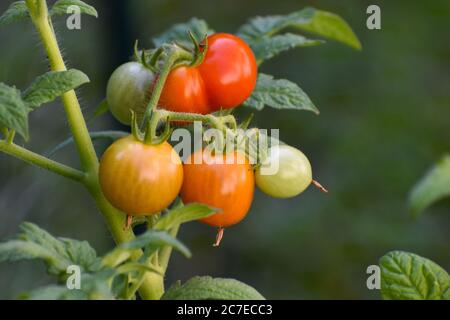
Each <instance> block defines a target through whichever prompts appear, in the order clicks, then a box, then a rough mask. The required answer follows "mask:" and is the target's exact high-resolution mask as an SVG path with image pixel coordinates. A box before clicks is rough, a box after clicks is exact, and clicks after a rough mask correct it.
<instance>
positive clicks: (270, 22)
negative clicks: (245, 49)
mask: <svg viewBox="0 0 450 320" xmlns="http://www.w3.org/2000/svg"><path fill="white" fill-rule="evenodd" d="M287 28H290V29H298V30H302V31H308V32H311V33H313V34H316V35H319V36H322V37H324V38H328V39H331V40H336V41H339V42H341V43H344V44H346V45H349V46H351V47H353V48H355V49H358V50H359V49H361V43H360V42H359V40H358V38H357V37H356V35H355V33H354V32H353V31H352V29H351V28H350V26H349V25H348V24H347V22H345V20H343V19H342V18H341V17H339V16H338V15H336V14H334V13H331V12H327V11H321V10H317V9H315V8H312V7H308V8H305V9H303V10H300V11H297V12H293V13H291V14H288V15H275V16H266V17H256V18H253V19H251V20H250V21H249V22H248V23H247V24H245V25H243V26H242V27H241V28H240V29H239V31H238V35H239V36H241V37H242V38H243V39H244V40H246V41H247V42H248V43H249V44H250V46H251V47H253V45H252V44H253V42H254V41H258V39H259V38H261V37H263V36H272V35H274V34H276V33H278V32H281V31H282V30H284V29H287Z"/></svg>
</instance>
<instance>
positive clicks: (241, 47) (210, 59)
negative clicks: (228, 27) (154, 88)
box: [159, 33, 257, 114]
mask: <svg viewBox="0 0 450 320" xmlns="http://www.w3.org/2000/svg"><path fill="white" fill-rule="evenodd" d="M207 39H208V50H207V51H206V54H205V58H204V60H203V62H202V63H201V64H200V65H199V66H196V67H179V68H176V69H174V70H172V71H171V72H170V74H169V76H168V79H167V81H166V84H165V86H164V89H163V92H162V94H161V98H160V100H159V106H160V107H162V108H165V109H167V110H171V111H179V112H195V113H202V114H206V113H211V112H214V111H217V110H219V109H221V108H224V109H228V108H234V107H237V106H239V105H240V104H242V103H243V102H244V101H245V100H246V99H247V98H248V97H249V96H250V95H251V93H252V91H253V89H254V88H255V85H256V78H257V66H256V60H255V56H254V54H253V52H252V50H251V49H250V47H249V46H248V45H247V44H246V43H245V42H244V41H243V40H242V39H240V38H239V37H237V36H234V35H232V34H227V33H216V34H213V35H211V36H208V38H207Z"/></svg>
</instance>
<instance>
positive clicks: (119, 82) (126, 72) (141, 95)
mask: <svg viewBox="0 0 450 320" xmlns="http://www.w3.org/2000/svg"><path fill="white" fill-rule="evenodd" d="M154 80H155V75H154V73H153V72H152V71H150V70H149V69H147V68H146V67H144V66H143V65H142V64H141V63H139V62H127V63H125V64H122V65H121V66H119V67H118V68H117V69H116V70H115V71H114V72H113V74H112V75H111V77H110V78H109V81H108V86H107V88H106V101H107V103H108V106H109V109H110V111H111V113H112V114H113V116H114V117H115V118H116V119H117V120H119V121H120V122H122V123H123V124H127V125H129V124H131V110H133V111H134V112H135V113H136V115H137V117H138V119H140V118H142V116H143V114H144V112H145V109H146V107H147V103H148V100H149V94H150V90H151V86H152V84H153V81H154Z"/></svg>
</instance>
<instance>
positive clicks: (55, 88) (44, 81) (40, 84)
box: [23, 69, 89, 109]
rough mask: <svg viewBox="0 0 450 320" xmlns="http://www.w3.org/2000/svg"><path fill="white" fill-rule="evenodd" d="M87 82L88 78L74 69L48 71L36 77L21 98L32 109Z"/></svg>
mask: <svg viewBox="0 0 450 320" xmlns="http://www.w3.org/2000/svg"><path fill="white" fill-rule="evenodd" d="M87 82H89V78H88V77H87V76H86V75H85V74H84V73H83V72H81V71H79V70H76V69H71V70H67V71H50V72H47V73H45V74H43V75H42V76H39V77H38V78H36V80H35V81H34V82H33V83H32V84H31V86H30V87H29V88H28V89H27V90H26V91H25V92H24V93H23V99H24V100H25V101H26V102H27V103H28V105H29V106H30V107H31V108H32V109H34V108H36V107H39V106H40V105H42V104H44V103H47V102H51V101H53V100H54V99H56V98H57V97H59V96H61V95H62V94H64V93H66V92H67V91H70V90H73V89H76V88H78V87H79V86H81V85H82V84H85V83H87Z"/></svg>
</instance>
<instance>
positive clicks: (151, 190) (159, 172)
mask: <svg viewBox="0 0 450 320" xmlns="http://www.w3.org/2000/svg"><path fill="white" fill-rule="evenodd" d="M99 179H100V185H101V188H102V191H103V193H104V195H105V197H106V198H107V199H108V200H109V201H110V202H111V204H112V205H113V206H115V207H116V208H118V209H120V210H122V211H123V212H125V213H126V214H128V215H134V216H142V215H150V214H154V213H157V212H159V211H161V210H162V209H164V208H166V207H167V206H169V204H170V203H172V201H173V200H174V199H175V198H176V197H177V195H178V193H179V191H180V188H181V185H182V183H183V165H182V162H181V159H180V158H179V156H178V154H177V153H176V152H175V151H174V149H173V148H172V146H171V145H170V144H168V143H167V142H163V143H162V144H159V145H146V144H144V143H142V142H140V141H138V140H136V139H135V138H134V137H133V136H128V137H125V138H122V139H119V140H117V141H116V142H114V143H113V144H112V145H111V146H109V148H108V149H107V150H106V151H105V153H104V154H103V156H102V159H101V161H100V168H99Z"/></svg>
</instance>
